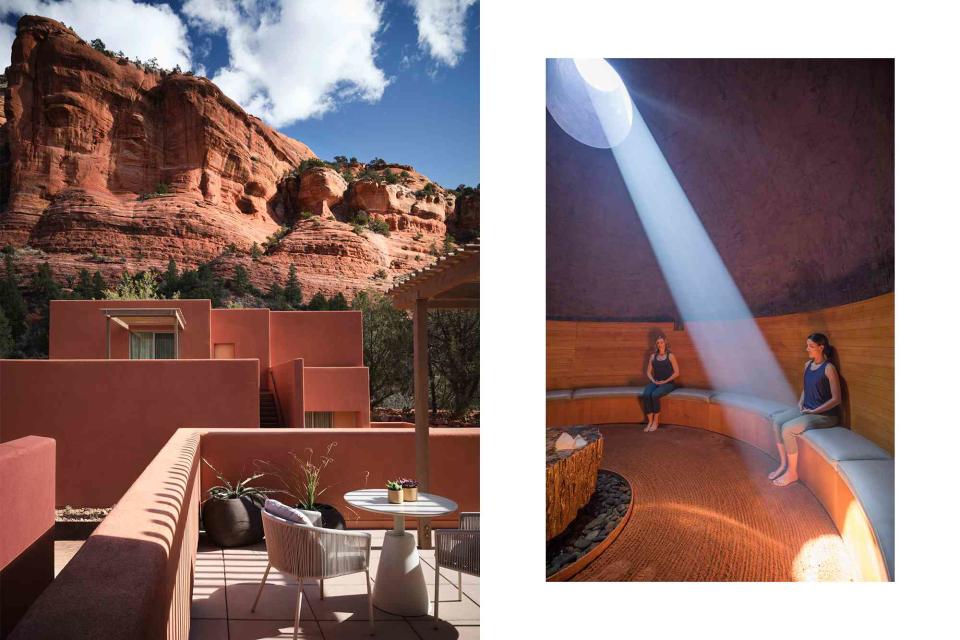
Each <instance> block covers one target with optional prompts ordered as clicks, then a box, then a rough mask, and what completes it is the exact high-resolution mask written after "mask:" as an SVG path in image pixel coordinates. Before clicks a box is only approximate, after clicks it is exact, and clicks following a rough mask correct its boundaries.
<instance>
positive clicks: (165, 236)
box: [0, 16, 455, 295]
mask: <svg viewBox="0 0 960 640" xmlns="http://www.w3.org/2000/svg"><path fill="white" fill-rule="evenodd" d="M7 84H8V86H7V87H6V89H3V90H2V94H3V102H2V103H0V104H2V111H3V114H2V115H3V117H2V118H0V245H7V244H10V245H13V246H14V247H17V248H24V249H25V251H23V252H21V255H22V256H23V257H24V258H25V259H26V261H27V262H30V261H48V262H49V263H50V265H51V267H53V269H54V272H55V273H56V274H58V275H59V276H61V277H63V276H67V275H73V274H75V273H76V272H77V271H78V270H79V269H81V268H86V269H88V270H91V271H93V270H96V269H99V270H100V271H102V272H103V273H104V275H105V276H107V277H108V279H109V278H110V277H111V276H116V275H117V274H118V273H119V272H121V271H122V270H124V269H126V270H129V271H137V270H140V269H146V268H151V267H155V268H162V267H163V266H165V265H166V262H167V261H168V260H169V259H170V258H174V259H175V260H176V261H177V262H178V264H179V265H180V266H181V267H188V266H190V267H192V266H196V265H197V264H199V263H201V262H204V261H207V260H210V259H212V258H214V257H216V256H218V255H220V254H222V253H223V252H224V250H225V249H226V248H227V247H229V246H230V245H234V246H235V247H237V248H239V249H240V250H241V255H240V256H239V257H237V256H236V255H233V257H231V258H230V260H229V261H228V262H235V261H237V260H240V261H242V262H243V263H244V264H245V265H246V266H247V268H248V269H249V270H250V272H251V279H252V280H253V282H254V284H256V285H258V286H260V287H262V288H266V287H268V286H269V285H270V284H271V283H273V282H276V280H277V278H278V277H279V276H280V275H285V274H286V271H287V269H288V267H289V264H290V263H295V264H296V265H297V268H298V272H299V275H300V279H301V281H302V283H303V288H304V293H305V294H307V295H312V294H313V293H314V292H316V291H321V292H323V293H325V294H327V295H331V294H333V293H335V292H338V291H342V292H345V293H347V294H348V295H350V294H352V293H354V292H355V291H358V290H360V289H363V288H367V287H370V286H374V287H380V288H383V287H385V286H386V285H387V284H389V282H390V280H391V279H392V278H393V277H395V276H397V275H400V274H401V273H403V272H406V271H408V270H410V269H412V268H414V267H417V266H422V265H423V264H425V263H426V262H428V261H429V260H431V259H432V258H431V257H430V256H429V255H428V252H429V250H430V249H431V247H432V246H434V245H436V246H439V245H440V244H442V242H443V237H444V235H445V233H446V227H445V219H446V217H447V215H449V214H452V212H453V210H454V206H455V204H454V199H453V196H452V195H447V194H446V192H444V191H443V190H439V192H438V194H437V195H432V196H424V195H423V194H420V196H419V197H418V196H417V195H415V193H414V192H415V191H417V190H418V189H421V188H422V187H423V185H425V184H426V183H428V182H429V180H427V179H426V178H425V177H424V176H421V175H420V174H418V173H416V172H415V171H412V170H410V171H409V172H408V173H407V177H405V178H404V182H403V183H402V184H396V185H391V184H384V183H382V182H380V183H378V182H377V181H375V180H374V179H372V177H373V176H375V175H376V174H377V173H383V172H384V170H383V168H379V170H378V171H367V172H366V174H364V173H363V172H364V170H365V169H366V167H364V165H356V166H353V167H350V170H349V171H344V175H341V174H340V173H338V172H337V171H334V170H333V169H328V168H323V169H321V168H314V169H310V170H308V171H305V172H303V173H302V175H299V176H295V177H291V176H290V174H291V172H292V170H294V169H295V168H296V167H297V166H298V165H299V164H300V162H301V161H303V160H305V159H308V158H311V157H313V156H314V154H313V152H312V151H311V150H310V149H309V148H308V147H307V146H306V145H304V144H302V143H300V142H298V141H296V140H293V139H291V138H288V137H286V136H284V135H283V134H281V133H278V132H277V131H274V130H273V129H272V128H270V127H269V126H267V125H265V124H264V123H263V122H261V121H260V120H259V119H258V118H256V117H254V116H251V115H249V114H247V113H245V112H244V111H243V110H242V109H241V108H240V107H239V106H238V105H237V104H235V103H234V102H233V101H232V100H230V99H229V98H228V97H227V96H225V95H224V94H223V93H222V92H221V91H220V90H219V89H218V88H217V87H216V85H214V84H213V83H212V82H210V81H209V80H206V79H204V78H199V77H194V76H192V75H187V74H181V73H166V72H163V73H157V72H150V71H147V70H145V69H141V68H138V66H136V65H134V64H133V63H131V62H129V61H126V60H122V59H120V60H118V59H116V58H113V57H111V56H109V55H107V54H105V53H101V52H99V51H97V50H95V49H93V48H92V47H91V46H89V45H88V44H86V43H85V42H84V41H83V40H81V39H80V38H79V37H78V36H77V35H76V34H75V33H73V31H71V30H70V29H68V28H67V27H65V26H64V25H62V24H61V23H59V22H56V21H54V20H49V19H46V18H39V17H34V16H25V17H24V18H22V19H21V20H20V23H19V24H18V26H17V38H16V40H15V42H14V45H13V52H12V57H11V65H10V67H8V69H7ZM4 120H5V122H4ZM344 176H346V178H347V179H345V177H344ZM163 192H166V193H163ZM361 209H362V210H365V211H367V212H368V213H369V214H370V215H371V217H372V218H374V219H375V218H382V219H384V220H386V221H387V222H388V224H389V226H390V228H391V235H390V236H389V237H384V236H382V235H377V234H374V233H372V232H369V231H367V232H365V233H363V234H362V235H358V234H356V233H354V232H353V231H352V225H351V220H352V217H353V215H354V213H355V212H356V211H357V210H361ZM301 212H309V213H311V214H314V215H313V217H311V218H307V217H305V216H301ZM281 225H288V226H291V227H292V231H291V232H290V233H289V235H287V236H286V237H285V238H284V239H283V240H282V241H281V242H280V244H279V246H278V247H276V248H275V249H274V250H272V251H271V252H269V255H267V256H265V257H263V258H261V259H259V260H256V261H253V260H251V259H250V258H249V257H248V256H243V255H242V253H243V252H246V251H248V250H249V248H250V247H251V246H252V245H253V244H254V243H261V242H263V241H264V240H266V238H268V237H269V236H270V235H271V234H273V233H274V232H276V231H277V230H278V229H279V228H280V226H281ZM230 268H232V266H230ZM381 270H383V271H381ZM384 272H386V273H387V277H386V278H384V277H383V273H384Z"/></svg>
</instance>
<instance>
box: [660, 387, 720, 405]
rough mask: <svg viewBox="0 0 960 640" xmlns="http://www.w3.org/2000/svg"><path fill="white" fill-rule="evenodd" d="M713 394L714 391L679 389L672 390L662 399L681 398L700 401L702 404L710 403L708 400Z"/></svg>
mask: <svg viewBox="0 0 960 640" xmlns="http://www.w3.org/2000/svg"><path fill="white" fill-rule="evenodd" d="M715 393H716V392H715V391H707V390H706V389H689V388H687V387H680V388H679V389H674V390H673V391H671V392H670V393H668V394H667V395H665V396H664V398H678V399H680V398H682V399H684V400H700V401H702V402H710V398H712V397H713V395H714V394H715Z"/></svg>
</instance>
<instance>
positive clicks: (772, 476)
mask: <svg viewBox="0 0 960 640" xmlns="http://www.w3.org/2000/svg"><path fill="white" fill-rule="evenodd" d="M786 470H787V465H785V464H782V465H780V466H779V467H777V469H776V470H775V471H771V472H770V473H768V474H767V478H768V479H770V480H774V479H776V478H778V477H779V476H782V475H783V472H784V471H786Z"/></svg>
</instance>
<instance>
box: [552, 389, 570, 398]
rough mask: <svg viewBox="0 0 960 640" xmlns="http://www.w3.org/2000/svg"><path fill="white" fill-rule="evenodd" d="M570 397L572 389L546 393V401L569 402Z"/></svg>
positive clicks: (553, 390)
mask: <svg viewBox="0 0 960 640" xmlns="http://www.w3.org/2000/svg"><path fill="white" fill-rule="evenodd" d="M572 397H573V390H572V389H551V390H550V391H547V400H569V399H570V398H572Z"/></svg>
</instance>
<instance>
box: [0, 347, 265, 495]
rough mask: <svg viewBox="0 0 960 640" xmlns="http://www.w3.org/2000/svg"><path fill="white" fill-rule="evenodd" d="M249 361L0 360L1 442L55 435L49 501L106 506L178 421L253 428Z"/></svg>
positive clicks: (253, 367)
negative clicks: (54, 472) (53, 484)
mask: <svg viewBox="0 0 960 640" xmlns="http://www.w3.org/2000/svg"><path fill="white" fill-rule="evenodd" d="M258 377H259V373H258V362H257V360H252V359H251V360H115V361H106V360H0V441H3V442H6V441H9V440H14V439H16V438H21V437H23V436H26V435H40V436H46V437H50V438H54V439H55V440H56V441H57V495H56V503H57V505H61V506H62V505H67V504H71V505H82V506H86V507H108V506H111V505H113V504H114V503H115V502H116V501H117V500H118V499H120V497H121V496H122V495H123V493H124V491H125V490H126V489H127V487H129V486H130V484H131V483H132V482H133V481H134V480H135V479H136V478H137V476H138V475H139V474H140V473H141V472H142V471H143V470H144V468H146V466H147V464H148V463H149V462H150V460H151V459H152V458H153V457H154V456H155V455H156V454H157V452H158V451H160V449H161V448H162V447H163V445H164V444H165V443H166V442H167V440H169V439H170V437H171V436H172V435H173V434H174V433H175V432H176V430H177V429H179V428H182V427H212V428H241V429H256V428H259V426H260V415H259V397H258V394H259V380H258Z"/></svg>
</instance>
